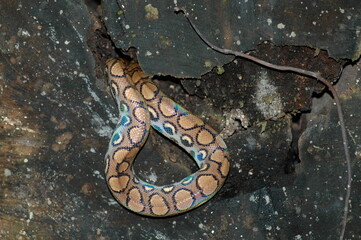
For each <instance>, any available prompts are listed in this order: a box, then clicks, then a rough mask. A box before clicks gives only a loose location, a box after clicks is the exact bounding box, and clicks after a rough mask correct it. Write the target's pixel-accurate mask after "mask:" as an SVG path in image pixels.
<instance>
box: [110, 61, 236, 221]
mask: <svg viewBox="0 0 361 240" xmlns="http://www.w3.org/2000/svg"><path fill="white" fill-rule="evenodd" d="M107 73H108V78H109V85H110V87H111V89H112V94H113V96H114V98H115V100H116V103H117V106H118V109H119V113H120V120H119V122H118V124H117V126H116V128H115V130H114V133H113V135H112V137H111V140H110V143H109V148H108V152H107V153H106V156H105V162H106V167H105V174H106V181H107V184H108V187H109V189H110V191H111V192H112V194H113V195H114V197H115V198H116V199H117V201H118V202H119V203H121V204H122V205H123V206H124V207H126V208H127V209H129V210H131V211H134V212H136V213H139V214H142V215H147V216H153V217H164V216H171V215H175V214H179V213H182V212H186V211H189V210H191V209H193V208H195V207H198V206H199V205H201V204H203V203H205V202H206V201H208V200H209V199H210V198H211V197H212V196H214V195H215V194H216V192H217V191H218V190H219V189H220V188H221V187H222V185H223V183H224V181H225V179H226V177H227V175H228V172H229V165H230V164H229V153H228V151H227V146H226V144H225V143H224V141H223V139H222V138H221V137H220V136H219V135H218V134H217V133H216V131H215V130H213V129H212V128H211V127H210V126H208V125H207V124H205V123H204V122H203V121H202V120H201V119H199V118H198V117H196V116H195V115H192V114H191V113H189V112H188V111H187V110H185V109H184V108H183V107H181V106H180V105H178V104H177V103H175V102H174V101H173V100H171V99H170V98H168V97H167V96H166V95H164V94H163V93H162V92H161V91H160V90H159V89H158V88H157V87H156V86H155V85H154V84H153V83H152V81H151V80H150V79H149V78H147V77H146V76H145V75H144V73H143V72H142V70H141V69H140V66H139V65H138V64H137V63H135V62H128V61H125V60H122V59H115V58H111V59H109V60H108V61H107ZM150 126H152V127H153V128H154V129H156V130H157V131H159V132H160V133H162V134H163V135H165V136H166V137H168V138H169V139H171V140H173V141H174V142H176V143H177V144H178V145H179V146H181V147H182V148H183V149H185V150H186V151H187V152H188V153H189V154H190V155H191V156H192V157H193V158H194V160H195V161H196V163H197V165H198V167H199V170H198V171H196V172H195V173H193V174H191V175H190V176H188V177H186V178H184V179H182V180H181V181H179V182H177V183H174V184H169V185H165V186H156V185H152V184H149V183H147V182H145V181H143V180H141V179H139V177H137V175H136V174H135V173H134V171H133V168H132V164H133V161H134V158H135V156H136V155H137V153H138V151H139V150H140V149H141V147H142V146H143V144H144V142H145V141H146V139H147V136H148V133H149V128H150Z"/></svg>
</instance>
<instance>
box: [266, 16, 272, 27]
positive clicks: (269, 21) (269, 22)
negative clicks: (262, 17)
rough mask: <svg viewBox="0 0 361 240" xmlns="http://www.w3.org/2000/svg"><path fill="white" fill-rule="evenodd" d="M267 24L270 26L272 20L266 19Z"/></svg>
mask: <svg viewBox="0 0 361 240" xmlns="http://www.w3.org/2000/svg"><path fill="white" fill-rule="evenodd" d="M267 24H268V26H269V25H271V24H272V19H270V18H268V19H267Z"/></svg>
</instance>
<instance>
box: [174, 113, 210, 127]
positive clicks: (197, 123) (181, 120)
mask: <svg viewBox="0 0 361 240" xmlns="http://www.w3.org/2000/svg"><path fill="white" fill-rule="evenodd" d="M177 124H178V126H179V127H180V128H182V129H183V130H192V129H195V128H199V127H202V126H204V122H203V121H202V120H200V119H199V118H196V117H194V116H193V115H191V114H189V113H187V114H184V113H183V114H180V115H179V116H178V117H177Z"/></svg>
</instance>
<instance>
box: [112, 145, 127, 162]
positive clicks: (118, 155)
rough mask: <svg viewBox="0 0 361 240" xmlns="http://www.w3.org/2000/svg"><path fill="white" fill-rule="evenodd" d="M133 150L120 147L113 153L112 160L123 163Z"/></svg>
mask: <svg viewBox="0 0 361 240" xmlns="http://www.w3.org/2000/svg"><path fill="white" fill-rule="evenodd" d="M130 150H131V148H128V147H119V148H117V149H116V150H115V151H114V152H113V156H112V160H113V161H115V162H117V163H122V162H123V161H124V159H125V157H126V156H127V155H128V154H129V152H130Z"/></svg>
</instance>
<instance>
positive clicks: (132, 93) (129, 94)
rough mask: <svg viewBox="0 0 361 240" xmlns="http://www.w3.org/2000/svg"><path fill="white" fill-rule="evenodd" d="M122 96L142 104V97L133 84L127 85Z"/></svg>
mask: <svg viewBox="0 0 361 240" xmlns="http://www.w3.org/2000/svg"><path fill="white" fill-rule="evenodd" d="M122 96H123V97H124V99H126V100H128V101H129V102H132V103H139V104H141V99H140V98H139V95H138V94H137V90H136V89H135V88H134V87H133V86H127V87H125V88H124V90H123V93H122Z"/></svg>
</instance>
